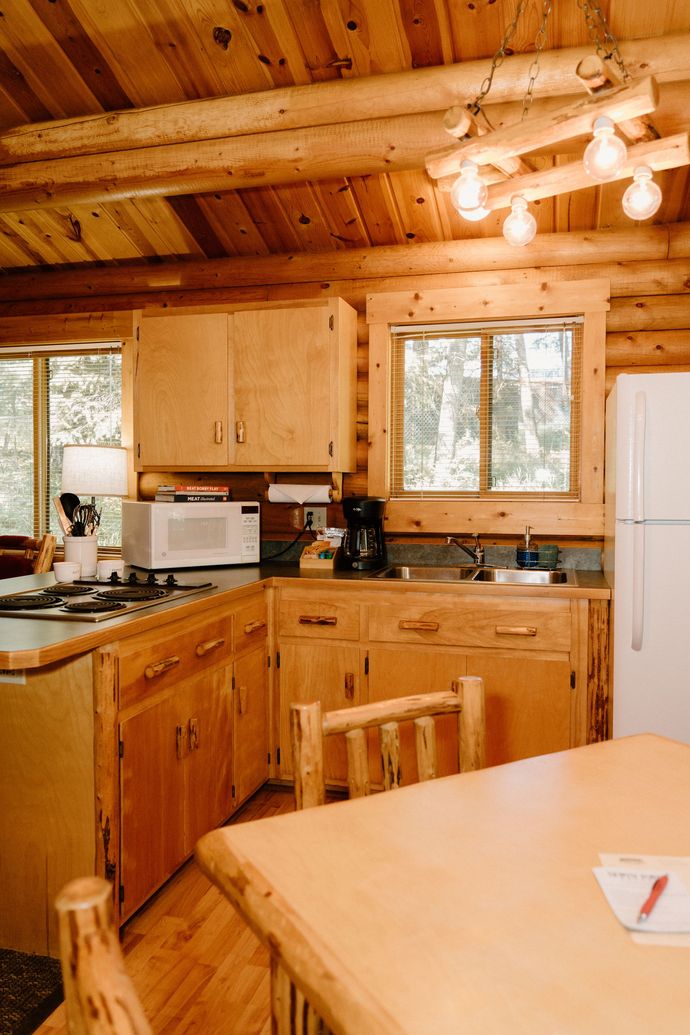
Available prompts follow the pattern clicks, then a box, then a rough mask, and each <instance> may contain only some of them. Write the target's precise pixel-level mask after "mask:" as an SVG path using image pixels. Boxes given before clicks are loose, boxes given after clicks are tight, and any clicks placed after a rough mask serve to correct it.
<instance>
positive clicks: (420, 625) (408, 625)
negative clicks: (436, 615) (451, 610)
mask: <svg viewBox="0 0 690 1035" xmlns="http://www.w3.org/2000/svg"><path fill="white" fill-rule="evenodd" d="M398 628H399V629H421V630H422V631H424V632H438V631H439V629H440V628H441V626H440V624H439V622H422V621H413V620H412V619H409V618H401V619H400V621H399V622H398Z"/></svg>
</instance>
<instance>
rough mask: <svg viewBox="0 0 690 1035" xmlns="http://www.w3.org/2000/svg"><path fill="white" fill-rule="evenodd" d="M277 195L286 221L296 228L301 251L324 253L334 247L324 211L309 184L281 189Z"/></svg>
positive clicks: (277, 191)
mask: <svg viewBox="0 0 690 1035" xmlns="http://www.w3.org/2000/svg"><path fill="white" fill-rule="evenodd" d="M275 194H276V198H277V200H278V202H279V203H280V206H281V208H282V210H283V212H284V213H285V217H286V219H287V220H288V222H289V223H290V225H291V226H292V227H293V228H294V231H295V236H296V237H297V239H298V241H299V249H300V251H303V252H323V251H327V250H328V249H329V248H332V247H333V245H334V241H333V239H332V238H331V233H330V230H329V227H328V225H327V223H326V220H325V218H324V213H323V209H322V208H321V206H320V204H319V202H318V198H317V197H316V196H315V194H314V192H313V190H312V189H311V187H310V185H309V184H296V185H295V186H292V187H285V186H283V187H279V188H277V189H276V191H275Z"/></svg>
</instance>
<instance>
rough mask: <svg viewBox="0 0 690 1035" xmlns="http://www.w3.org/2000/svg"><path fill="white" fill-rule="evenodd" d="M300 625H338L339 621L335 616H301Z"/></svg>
mask: <svg viewBox="0 0 690 1035" xmlns="http://www.w3.org/2000/svg"><path fill="white" fill-rule="evenodd" d="M299 624H300V625H337V624H338V619H337V618H336V617H335V615H300V616H299Z"/></svg>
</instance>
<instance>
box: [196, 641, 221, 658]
mask: <svg viewBox="0 0 690 1035" xmlns="http://www.w3.org/2000/svg"><path fill="white" fill-rule="evenodd" d="M223 646H225V640H224V639H223V637H222V636H219V637H218V639H217V640H206V642H205V643H197V645H196V656H197V658H203V656H204V654H210V653H211V651H212V650H218V648H219V647H223Z"/></svg>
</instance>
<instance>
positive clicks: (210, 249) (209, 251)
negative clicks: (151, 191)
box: [168, 194, 232, 259]
mask: <svg viewBox="0 0 690 1035" xmlns="http://www.w3.org/2000/svg"><path fill="white" fill-rule="evenodd" d="M202 197H203V195H201V196H200V197H198V198H197V197H196V196H194V195H191V194H182V195H180V196H179V197H176V198H168V205H169V206H170V208H171V210H172V211H173V212H174V213H175V215H176V216H177V218H178V219H179V221H180V222H181V223H182V225H183V226H184V228H185V230H186V232H187V233H188V234H189V235H190V236H191V237H192V238H193V239H194V241H195V242H196V245H197V247H198V250H199V252H200V253H201V255H205V256H206V258H207V259H221V258H223V256H225V255H227V254H228V252H227V250H226V247H225V245H224V243H223V242H222V241H221V240H220V238H219V237H218V235H217V234H216V232H215V229H214V228H213V227H212V226H211V224H210V223H209V221H208V219H207V218H206V213H205V211H204V210H203V209H202V207H201V205H200V201H201V198H202ZM230 254H232V253H230Z"/></svg>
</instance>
